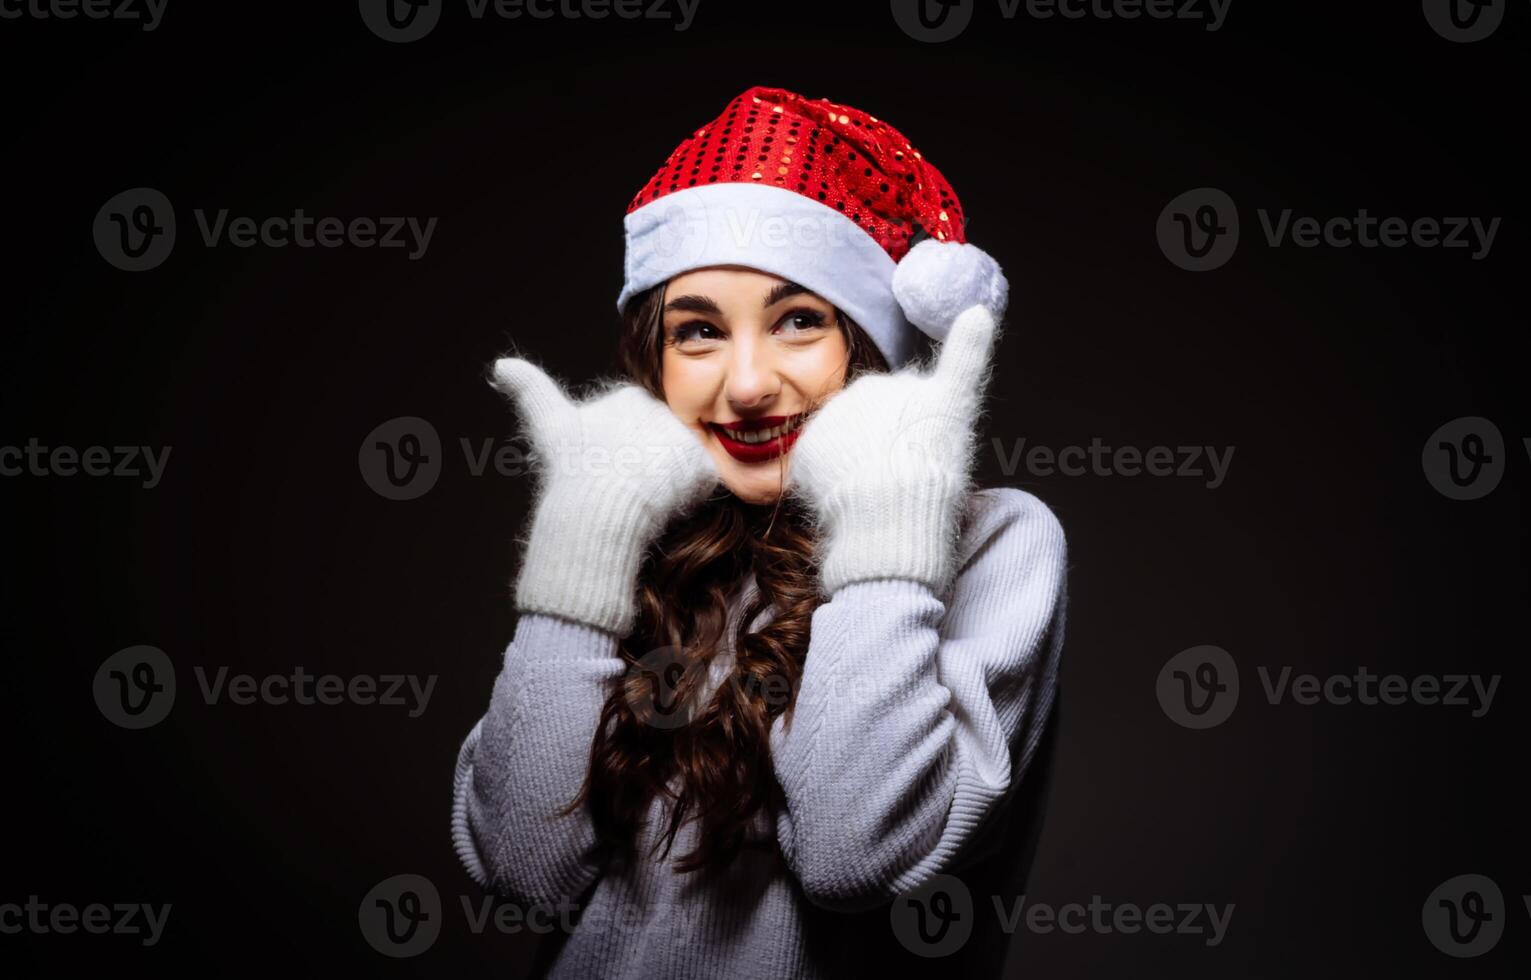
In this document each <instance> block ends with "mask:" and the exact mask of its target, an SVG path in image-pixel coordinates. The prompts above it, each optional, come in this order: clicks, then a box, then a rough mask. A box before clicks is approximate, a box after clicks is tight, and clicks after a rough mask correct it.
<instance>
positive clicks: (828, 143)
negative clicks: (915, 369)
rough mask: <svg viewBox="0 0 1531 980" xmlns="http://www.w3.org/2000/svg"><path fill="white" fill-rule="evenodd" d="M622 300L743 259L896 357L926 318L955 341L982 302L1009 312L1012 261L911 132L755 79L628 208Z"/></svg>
mask: <svg viewBox="0 0 1531 980" xmlns="http://www.w3.org/2000/svg"><path fill="white" fill-rule="evenodd" d="M623 224H624V227H625V230H626V239H627V249H626V261H625V268H624V270H623V271H624V282H623V285H622V292H621V295H619V296H618V297H617V309H618V310H619V311H620V310H622V309H623V308H624V307H625V306H626V305H627V302H628V300H630V299H631V298H632V297H633V296H634V295H635V294H636V293H639V292H641V291H643V290H645V289H648V288H649V287H651V286H655V285H658V284H659V283H662V282H665V281H667V280H668V279H670V278H672V277H674V276H677V275H680V274H681V273H683V272H689V271H691V270H693V269H699V268H703V267H706V266H714V265H742V266H748V267H750V268H753V269H759V270H760V271H762V272H769V273H771V274H773V275H777V276H781V277H782V278H784V279H789V280H791V281H793V282H796V283H798V284H799V285H802V286H806V287H807V288H809V289H811V290H813V291H814V292H815V293H818V294H819V295H820V296H823V297H824V298H825V299H826V300H828V301H829V302H831V303H833V304H835V305H836V306H837V307H839V308H840V309H842V310H844V311H845V313H846V314H847V315H848V316H850V317H851V318H852V319H854V320H855V321H856V322H857V323H859V324H860V325H861V326H862V327H863V328H865V329H866V331H867V333H868V334H870V335H871V337H872V339H873V341H874V342H875V343H876V344H877V347H878V349H879V350H880V351H882V354H883V356H884V357H885V358H887V360H888V364H889V366H890V367H892V368H894V369H896V368H898V367H899V366H901V365H903V364H904V363H905V362H907V361H908V360H909V358H910V357H911V356H912V354H913V353H914V347H915V340H916V339H917V336H916V334H915V332H914V328H918V329H919V330H920V331H922V332H924V333H925V334H927V335H929V336H931V337H933V338H935V339H936V340H941V339H943V338H944V337H945V336H946V333H947V331H948V330H950V329H951V325H952V321H953V320H955V319H956V318H957V314H959V313H961V312H962V311H963V310H965V309H967V308H968V307H970V306H974V305H978V304H982V305H984V306H986V307H988V308H989V310H990V312H992V313H993V314H994V316H995V319H996V320H998V319H1001V318H1002V317H1003V316H1004V311H1005V305H1006V302H1007V300H1008V296H1009V285H1008V283H1007V282H1006V280H1005V276H1004V274H1003V273H1002V272H1001V271H1000V268H999V265H998V263H996V262H995V261H994V259H992V258H991V257H990V256H989V255H987V254H986V253H984V252H983V251H981V250H980V249H979V248H978V247H977V246H975V245H971V244H968V243H967V240H966V238H965V236H964V221H963V216H962V205H961V204H960V203H959V202H958V200H957V195H956V193H955V192H954V191H953V190H952V189H951V185H949V184H948V183H947V182H946V178H944V177H942V176H941V172H940V171H939V170H937V169H936V168H935V167H934V166H933V165H932V164H931V163H930V162H929V161H928V160H926V159H925V158H924V156H923V155H921V153H920V151H918V150H916V149H915V148H914V146H913V145H912V144H911V143H910V142H909V141H908V140H907V139H905V138H904V136H903V134H902V133H900V132H899V131H898V130H896V129H894V128H893V127H892V126H890V125H888V124H887V123H886V122H884V121H882V120H880V119H878V118H877V117H876V116H871V115H868V114H866V113H865V112H862V111H860V110H858V109H853V108H851V107H850V106H846V105H840V104H838V103H834V102H831V101H829V100H828V99H807V98H804V97H803V96H800V95H798V94H796V93H794V92H789V91H787V90H785V89H780V88H766V87H762V86H755V87H753V88H750V89H748V90H747V91H745V92H744V93H742V94H740V95H739V96H737V97H736V98H735V99H733V101H731V102H729V104H728V106H727V108H725V109H724V110H723V113H722V115H720V116H718V118H717V119H715V120H713V121H712V122H710V123H708V124H707V125H705V126H703V127H702V128H700V129H698V130H696V131H695V132H694V133H692V134H691V135H690V136H689V137H687V138H686V139H685V140H684V141H682V142H681V144H680V145H679V146H678V147H676V148H675V151H674V152H672V153H671V154H670V157H669V159H668V160H666V161H665V164H664V166H663V167H660V168H659V171H658V173H656V174H655V175H654V177H653V179H651V180H650V181H649V182H648V184H647V185H645V186H644V188H643V190H641V191H640V192H639V193H638V195H637V196H636V197H634V198H633V200H632V203H631V204H630V205H628V209H627V216H626V218H625V219H624V222H623Z"/></svg>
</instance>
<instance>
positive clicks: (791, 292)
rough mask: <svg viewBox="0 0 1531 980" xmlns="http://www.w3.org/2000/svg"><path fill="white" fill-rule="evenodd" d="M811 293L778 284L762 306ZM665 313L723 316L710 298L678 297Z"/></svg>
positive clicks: (802, 288)
mask: <svg viewBox="0 0 1531 980" xmlns="http://www.w3.org/2000/svg"><path fill="white" fill-rule="evenodd" d="M807 292H810V290H809V289H808V287H806V286H800V285H798V284H797V283H795V282H783V283H778V284H777V286H776V288H775V289H772V290H771V291H770V292H769V293H767V294H766V298H765V302H763V303H761V304H760V308H761V309H762V310H769V309H770V308H771V307H773V306H775V305H776V304H777V303H780V302H781V301H782V300H784V299H788V298H790V297H792V296H798V295H801V294H803V293H807ZM664 312H666V313H671V312H676V313H708V314H711V315H712V316H722V315H723V311H722V310H721V309H719V308H718V304H717V303H715V302H713V300H712V298H711V297H710V296H696V295H690V296H677V297H675V298H674V299H672V300H670V301H669V302H668V303H666V304H665V306H664Z"/></svg>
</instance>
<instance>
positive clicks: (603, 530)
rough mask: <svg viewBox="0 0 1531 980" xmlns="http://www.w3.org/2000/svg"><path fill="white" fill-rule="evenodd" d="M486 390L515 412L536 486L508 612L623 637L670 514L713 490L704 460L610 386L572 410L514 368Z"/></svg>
mask: <svg viewBox="0 0 1531 980" xmlns="http://www.w3.org/2000/svg"><path fill="white" fill-rule="evenodd" d="M494 383H495V386H496V387H498V388H499V389H500V390H501V391H502V392H504V393H505V394H506V395H508V396H509V397H511V398H513V399H514V400H515V402H516V406H517V410H518V415H519V417H520V420H521V431H522V435H523V436H524V437H526V438H527V439H529V440H530V442H531V445H532V447H533V448H532V458H533V468H534V471H536V472H537V473H538V474H539V479H538V487H537V499H536V504H535V507H534V510H535V512H534V515H533V517H532V521H531V530H530V534H529V536H528V538H527V540H526V543H525V551H524V557H523V559H522V563H521V569H520V572H519V574H518V576H517V580H516V590H515V601H516V607H517V608H518V609H520V610H522V611H524V612H541V613H548V614H552V615H558V616H563V617H565V618H567V619H572V620H575V621H576V622H580V623H585V624H588V625H591V626H596V627H599V628H601V629H604V630H609V631H611V632H613V633H616V634H617V635H618V636H625V635H627V634H628V633H629V632H631V630H632V628H633V624H634V623H635V621H636V619H637V599H636V594H637V583H638V570H639V567H640V565H641V563H642V561H643V554H644V552H645V551H646V550H647V548H648V546H649V544H651V543H652V542H653V540H654V539H655V538H656V537H658V535H659V533H660V532H661V531H662V530H663V529H664V524H665V522H666V521H667V520H668V519H669V518H670V517H671V516H672V515H673V514H675V513H676V512H677V511H679V510H682V509H684V508H686V507H687V506H690V505H691V504H694V503H696V502H697V501H699V500H701V499H702V498H703V497H705V496H706V495H707V494H708V493H709V492H710V491H711V490H712V489H713V488H714V487H716V486H717V485H718V482H719V475H718V471H717V468H716V466H715V465H714V463H713V462H712V457H711V456H710V455H709V454H708V452H707V450H706V448H705V447H704V446H703V445H702V442H701V439H700V438H699V437H698V436H697V435H696V433H694V432H692V431H691V430H690V429H688V428H687V427H686V425H685V423H683V422H681V421H680V419H679V418H677V417H676V416H675V414H674V413H673V412H672V411H670V408H669V406H668V405H666V404H665V403H664V402H662V401H660V400H659V399H657V398H655V397H654V396H653V395H651V394H649V393H648V391H646V390H645V389H643V388H640V387H639V386H637V385H634V384H613V383H610V382H607V383H605V388H604V390H603V391H599V392H598V393H597V394H595V395H593V396H592V397H591V398H589V399H588V400H586V401H583V402H578V403H576V402H574V401H571V400H570V399H569V397H568V395H566V394H565V393H564V390H563V389H562V388H561V387H560V386H559V384H558V383H557V382H556V381H554V380H553V379H552V378H550V377H549V376H548V375H547V374H546V373H545V372H544V371H543V370H542V369H541V368H540V367H538V366H537V365H535V364H533V363H531V362H530V361H527V360H524V359H522V358H504V359H501V360H500V361H498V362H497V363H496V364H495V372H494Z"/></svg>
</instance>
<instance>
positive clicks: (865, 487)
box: [788, 305, 999, 594]
mask: <svg viewBox="0 0 1531 980" xmlns="http://www.w3.org/2000/svg"><path fill="white" fill-rule="evenodd" d="M998 331H999V328H998V325H997V324H996V323H995V320H994V317H993V315H992V314H991V313H990V312H989V311H988V310H987V309H986V308H985V307H984V306H982V305H978V306H972V307H969V308H968V309H967V310H965V311H964V312H963V313H962V314H961V315H959V316H958V317H957V318H956V321H955V322H954V323H953V324H952V328H951V332H950V333H949V334H947V336H946V339H945V340H944V341H943V342H942V343H941V346H940V348H939V350H938V351H937V353H936V356H935V365H934V367H933V368H932V369H931V370H930V371H929V373H922V372H921V371H920V370H919V369H920V367H921V365H910V366H907V367H905V368H903V369H901V370H899V371H896V372H893V373H891V374H888V373H878V374H866V375H862V376H861V377H859V378H857V379H856V380H855V381H853V382H852V383H851V384H849V385H847V386H846V387H845V388H844V389H842V390H841V391H839V392H837V393H836V394H835V395H834V396H833V397H831V398H830V399H829V401H828V402H826V403H825V404H824V407H823V408H822V409H820V410H819V411H818V412H817V413H815V414H814V415H813V417H812V418H810V419H809V420H808V423H807V424H806V425H805V426H804V427H803V434H802V435H801V436H799V437H798V440H797V443H796V444H795V445H794V446H793V447H792V453H791V455H790V457H789V459H790V469H789V476H788V480H789V484H790V491H791V492H793V493H794V494H796V495H798V496H799V497H801V498H802V499H803V500H804V501H805V502H806V503H807V504H808V505H809V507H810V509H811V510H812V512H813V513H814V514H815V515H816V517H817V523H818V531H819V536H820V548H821V555H820V574H821V578H822V581H823V586H824V590H825V591H826V592H828V593H829V594H833V593H834V592H835V591H836V590H837V589H839V588H840V587H841V586H842V585H846V584H849V583H851V582H859V581H862V580H865V579H879V578H901V579H913V580H915V581H918V582H924V583H925V584H927V585H929V586H930V587H931V588H932V589H933V590H934V591H936V592H937V593H938V594H939V593H940V592H942V591H944V590H945V588H946V587H947V586H948V585H949V584H950V582H951V578H952V576H953V574H954V572H955V570H954V569H953V568H952V565H953V562H954V558H955V554H956V547H957V537H958V533H959V531H960V526H959V524H960V520H961V511H962V507H963V505H964V502H965V501H966V499H967V496H968V494H969V493H970V492H971V488H972V469H973V462H974V457H975V454H976V433H977V428H978V418H979V413H980V411H981V410H982V404H983V393H984V388H985V387H986V386H987V384H988V381H989V377H990V375H991V374H992V365H991V363H990V357H991V355H992V353H993V350H994V343H995V339H996V336H997V334H998Z"/></svg>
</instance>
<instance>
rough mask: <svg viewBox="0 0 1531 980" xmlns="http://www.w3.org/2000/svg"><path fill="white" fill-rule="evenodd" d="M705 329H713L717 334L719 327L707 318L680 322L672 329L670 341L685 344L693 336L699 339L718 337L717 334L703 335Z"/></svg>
mask: <svg viewBox="0 0 1531 980" xmlns="http://www.w3.org/2000/svg"><path fill="white" fill-rule="evenodd" d="M703 330H711V331H712V332H713V334H714V335H716V334H717V332H718V328H717V327H715V326H713V325H712V324H710V323H708V322H707V321H706V320H691V321H689V322H687V323H682V324H680V325H679V326H677V327H675V328H673V329H672V330H671V331H670V343H672V344H683V343H685V342H686V341H688V340H691V339H693V338H696V339H699V340H714V339H716V336H710V337H707V336H703V335H702V333H701V332H702V331H703Z"/></svg>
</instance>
